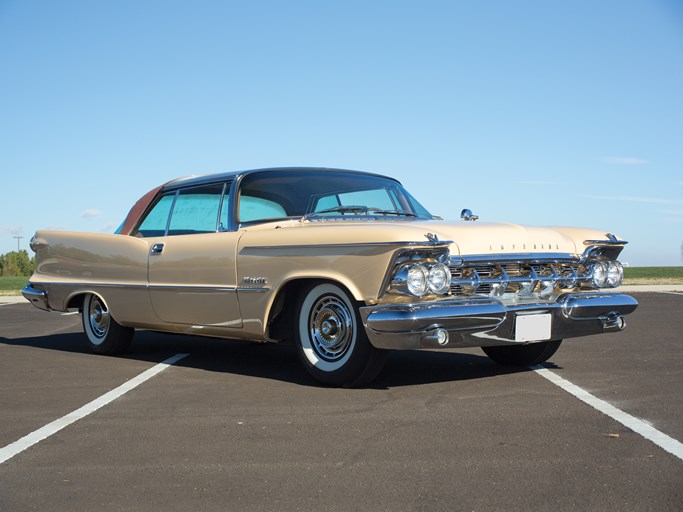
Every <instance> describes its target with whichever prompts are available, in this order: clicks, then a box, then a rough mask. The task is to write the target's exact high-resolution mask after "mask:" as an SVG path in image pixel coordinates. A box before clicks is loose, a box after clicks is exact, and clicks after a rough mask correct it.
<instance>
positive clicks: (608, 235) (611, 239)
mask: <svg viewBox="0 0 683 512" xmlns="http://www.w3.org/2000/svg"><path fill="white" fill-rule="evenodd" d="M605 236H606V237H607V239H608V240H609V241H610V242H616V241H617V237H616V236H615V235H613V234H612V233H605Z"/></svg>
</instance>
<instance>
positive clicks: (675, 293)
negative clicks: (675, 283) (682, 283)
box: [659, 292, 683, 295]
mask: <svg viewBox="0 0 683 512" xmlns="http://www.w3.org/2000/svg"><path fill="white" fill-rule="evenodd" d="M659 293H668V294H669V295H683V292H659Z"/></svg>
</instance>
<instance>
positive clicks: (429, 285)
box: [391, 263, 451, 297]
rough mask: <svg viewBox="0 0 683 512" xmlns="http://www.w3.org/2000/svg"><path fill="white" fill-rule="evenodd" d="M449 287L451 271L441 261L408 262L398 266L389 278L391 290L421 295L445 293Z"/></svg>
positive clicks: (416, 295)
mask: <svg viewBox="0 0 683 512" xmlns="http://www.w3.org/2000/svg"><path fill="white" fill-rule="evenodd" d="M450 288H451V271H450V269H449V268H448V266H447V265H444V264H443V263H409V264H407V265H403V266H401V267H399V268H398V269H397V270H396V272H395V273H394V276H393V278H392V280H391V290H392V291H397V292H400V293H403V294H405V295H414V296H415V297H423V296H425V295H427V294H430V293H432V294H435V295H445V294H447V293H448V291H449V290H450Z"/></svg>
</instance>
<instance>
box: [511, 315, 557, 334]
mask: <svg viewBox="0 0 683 512" xmlns="http://www.w3.org/2000/svg"><path fill="white" fill-rule="evenodd" d="M551 335H552V315H550V313H547V314H544V315H517V318H516V321H515V341H542V340H549V339H550V336H551Z"/></svg>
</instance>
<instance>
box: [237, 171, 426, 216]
mask: <svg viewBox="0 0 683 512" xmlns="http://www.w3.org/2000/svg"><path fill="white" fill-rule="evenodd" d="M238 209H239V213H238V219H239V222H242V223H244V222H257V221H265V220H272V219H281V218H292V217H293V218H299V217H303V218H305V219H307V220H318V219H329V218H334V219H353V218H363V219H367V218H382V219H396V218H398V219H404V220H405V219H406V218H423V219H424V218H432V216H431V214H430V213H429V212H428V211H427V210H426V209H425V208H424V207H423V206H422V205H421V204H420V203H419V202H418V201H417V200H416V199H415V198H413V197H412V196H411V195H410V194H409V193H408V192H407V191H406V190H405V189H404V188H403V187H402V186H401V184H400V183H399V182H397V181H395V180H393V179H390V178H384V177H381V176H372V175H366V174H355V173H349V172H341V171H322V172H312V171H290V172H283V171H264V172H258V173H253V174H249V175H247V176H245V177H244V178H243V179H242V182H241V185H240V194H239V206H238Z"/></svg>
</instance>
